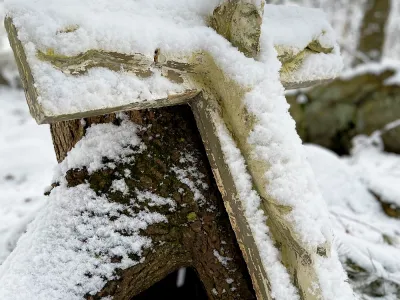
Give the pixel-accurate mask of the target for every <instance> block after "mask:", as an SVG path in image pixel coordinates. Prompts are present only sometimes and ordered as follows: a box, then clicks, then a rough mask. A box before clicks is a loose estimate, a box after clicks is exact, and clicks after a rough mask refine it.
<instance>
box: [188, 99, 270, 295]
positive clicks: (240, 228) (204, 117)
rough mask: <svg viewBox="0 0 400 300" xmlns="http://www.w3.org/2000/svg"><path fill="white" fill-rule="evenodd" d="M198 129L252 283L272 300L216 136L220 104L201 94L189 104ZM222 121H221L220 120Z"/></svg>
mask: <svg viewBox="0 0 400 300" xmlns="http://www.w3.org/2000/svg"><path fill="white" fill-rule="evenodd" d="M190 107H191V108H192V111H193V114H194V117H195V119H196V123H197V128H198V129H199V132H200V135H201V138H202V140H203V144H204V146H205V149H206V153H207V156H208V160H209V162H210V165H211V168H212V171H213V174H214V178H215V180H216V183H217V186H218V189H219V190H220V192H221V195H222V199H223V201H224V205H225V208H226V211H227V213H228V216H229V219H230V222H231V225H232V228H233V229H234V232H235V235H236V239H237V241H238V244H239V247H240V249H241V251H242V254H243V257H244V259H245V261H246V265H247V268H248V271H249V274H250V277H251V279H252V283H253V287H254V290H255V292H256V295H257V299H263V300H272V299H273V298H272V296H271V285H270V281H269V279H268V276H267V273H266V270H265V269H264V266H263V263H262V259H261V257H260V253H259V250H258V246H257V244H256V242H255V240H254V236H253V233H252V232H251V229H250V226H249V223H248V222H247V218H246V215H245V213H244V207H243V202H242V200H241V199H240V197H239V193H238V191H237V188H236V185H235V183H234V179H233V177H232V174H231V172H230V170H229V168H228V167H227V162H226V161H225V158H224V154H223V152H222V147H221V142H220V140H219V138H218V136H217V133H216V126H217V125H218V124H217V122H218V120H216V119H215V118H214V117H213V116H212V114H218V111H219V110H218V104H217V101H216V100H214V99H213V98H212V97H211V96H210V95H207V98H206V97H205V93H200V94H199V95H197V96H196V97H195V98H193V101H191V103H190ZM211 111H212V113H210V112H211ZM220 120H222V118H221V119H220Z"/></svg>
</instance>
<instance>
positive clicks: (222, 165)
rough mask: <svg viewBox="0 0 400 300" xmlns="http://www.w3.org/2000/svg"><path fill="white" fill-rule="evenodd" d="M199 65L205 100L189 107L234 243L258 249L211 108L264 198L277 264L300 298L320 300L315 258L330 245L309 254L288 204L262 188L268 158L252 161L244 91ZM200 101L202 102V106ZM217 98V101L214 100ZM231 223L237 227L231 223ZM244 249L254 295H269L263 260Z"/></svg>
mask: <svg viewBox="0 0 400 300" xmlns="http://www.w3.org/2000/svg"><path fill="white" fill-rule="evenodd" d="M203 65H204V66H207V67H205V68H206V69H207V74H208V78H207V81H204V79H203V78H204V77H201V76H198V80H199V84H200V85H201V84H203V90H204V91H205V93H206V95H208V96H207V98H208V99H207V101H208V102H207V101H204V100H203V101H201V102H200V103H195V102H194V103H193V104H192V108H193V110H194V113H195V116H196V120H197V122H198V126H199V128H200V132H201V133H202V134H203V140H204V142H205V144H206V149H207V150H208V151H207V153H208V156H209V159H210V161H211V163H212V165H213V168H212V169H213V171H214V176H215V177H216V178H217V181H218V182H219V183H220V184H219V186H220V191H221V193H222V195H223V198H224V201H225V206H226V208H227V211H228V212H229V216H230V218H231V224H233V228H234V230H235V233H236V237H237V239H238V240H239V245H240V244H242V243H243V244H242V245H246V246H245V247H242V248H247V247H249V248H253V247H255V248H256V249H257V247H256V245H255V243H254V240H251V238H250V239H249V237H248V227H246V223H245V222H246V221H245V220H246V219H247V218H246V216H245V214H244V212H243V210H242V208H241V207H243V203H245V201H246V199H240V198H238V194H237V191H236V187H235V184H233V182H234V181H233V178H232V175H231V174H230V173H229V171H226V168H227V167H226V160H224V158H221V157H223V156H222V155H221V151H220V146H219V142H218V138H217V137H216V130H215V128H216V127H217V126H218V120H216V119H215V117H213V114H212V113H210V112H211V111H212V112H213V113H214V112H218V111H220V115H221V116H222V120H223V123H224V124H226V126H227V127H228V129H229V130H230V131H231V133H232V137H233V138H234V140H235V142H236V144H237V146H238V148H239V149H240V151H241V153H242V155H243V157H244V159H245V161H246V165H247V168H248V172H249V173H250V174H251V177H252V180H253V184H254V185H255V189H256V191H257V192H258V193H259V195H260V197H261V198H262V200H263V202H262V205H261V209H263V210H264V213H265V215H266V216H267V217H268V226H269V228H270V230H271V234H272V238H273V240H274V241H275V243H276V244H277V245H280V252H281V255H282V257H281V259H282V262H283V264H284V265H285V266H286V268H287V269H288V271H289V273H290V274H291V275H292V279H293V282H294V283H295V285H296V286H297V288H298V289H299V291H300V294H301V296H302V297H303V299H319V297H321V294H320V292H321V291H320V288H319V279H318V275H317V274H316V270H315V259H314V258H315V256H316V255H320V256H326V255H328V253H330V245H329V244H323V245H319V246H318V249H315V252H310V250H309V247H308V246H307V245H305V244H304V242H302V241H301V240H300V239H299V237H298V235H297V234H296V228H295V227H296V225H295V224H294V223H292V222H290V221H288V220H287V218H285V216H286V215H287V214H288V213H289V212H290V211H291V209H292V208H291V207H289V206H282V205H281V204H279V203H278V202H277V201H276V200H275V199H274V198H273V197H272V196H271V194H270V191H269V190H268V188H267V187H268V182H267V181H266V179H265V175H264V174H265V173H266V171H267V170H268V169H269V168H270V165H269V162H267V161H263V160H260V159H256V158H255V156H254V152H253V150H254V149H253V146H252V145H250V144H249V143H248V137H249V134H250V132H251V131H252V130H253V128H254V127H255V126H257V125H258V124H257V117H256V116H255V115H253V114H251V113H249V112H248V111H247V109H246V107H245V105H244V103H243V98H244V95H245V94H246V92H247V91H248V90H247V89H245V88H243V87H240V86H239V85H237V84H236V83H235V82H234V81H229V80H227V79H226V76H225V74H224V73H223V72H222V70H220V69H219V68H218V67H217V65H216V64H215V62H214V61H213V59H212V58H211V57H210V56H207V58H204V60H203ZM210 97H211V99H213V98H214V99H218V101H216V100H214V102H212V101H209V98H210ZM205 102H207V104H204V103H205ZM217 102H218V103H219V104H216V103H217ZM213 103H214V104H213ZM204 110H205V111H204ZM200 119H201V120H200ZM206 132H207V133H206ZM211 145H212V146H211ZM222 170H225V171H222ZM227 191H229V193H228V192H227ZM240 202H242V204H241V203H240ZM239 220H241V221H239ZM243 222H244V223H243ZM240 223H242V224H240ZM235 224H240V225H239V226H238V225H236V226H235ZM238 227H240V228H241V229H239V228H238ZM244 251H245V252H244V253H245V255H244V256H245V259H246V263H247V266H248V269H249V273H250V274H251V276H252V278H253V280H254V281H255V282H256V284H255V285H257V287H256V289H259V290H258V291H257V292H256V293H257V295H259V297H260V298H259V299H264V298H262V295H263V293H267V294H268V293H269V290H268V289H269V286H270V283H269V281H268V277H267V276H262V274H267V273H268V272H267V270H266V269H264V266H263V265H262V264H261V265H260V264H259V261H257V256H254V255H250V254H246V251H249V250H248V249H245V250H244ZM254 274H257V275H254ZM257 276H258V277H257ZM260 282H262V283H260ZM267 299H268V298H267Z"/></svg>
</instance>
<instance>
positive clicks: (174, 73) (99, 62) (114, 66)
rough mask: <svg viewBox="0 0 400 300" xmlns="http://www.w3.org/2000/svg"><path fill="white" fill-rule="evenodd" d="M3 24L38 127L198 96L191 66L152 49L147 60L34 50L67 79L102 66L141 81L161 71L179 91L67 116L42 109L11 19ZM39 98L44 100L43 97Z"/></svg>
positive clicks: (137, 56) (94, 52)
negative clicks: (68, 54)
mask: <svg viewBox="0 0 400 300" xmlns="http://www.w3.org/2000/svg"><path fill="white" fill-rule="evenodd" d="M4 24H5V27H6V30H7V33H8V37H9V41H10V45H11V48H12V50H13V52H14V56H15V60H16V62H17V66H18V70H19V73H20V76H21V80H22V85H23V88H24V91H25V97H26V100H27V103H28V106H29V110H30V113H31V115H32V116H33V117H34V118H35V120H36V122H37V123H38V124H44V123H53V122H59V121H66V120H73V119H80V118H83V117H93V116H99V115H104V114H109V113H114V112H119V111H126V110H140V109H146V108H158V107H164V106H174V105H179V104H184V103H187V102H188V101H189V99H191V98H193V97H194V96H196V95H197V94H198V93H199V90H198V89H197V88H196V87H195V86H194V85H193V84H192V83H191V82H190V80H189V78H188V76H186V73H190V72H194V66H190V65H188V64H187V63H185V62H181V61H179V58H176V59H175V60H172V59H169V60H168V61H166V58H165V57H162V60H161V58H160V57H161V54H159V53H157V51H158V50H156V53H155V54H154V57H148V56H145V55H142V54H139V53H137V54H134V55H126V54H120V53H115V52H105V51H101V50H89V51H87V52H85V53H82V54H79V55H77V56H71V57H68V56H62V55H57V54H55V53H54V52H53V51H52V50H49V51H48V52H47V53H44V52H41V51H38V53H37V57H38V59H40V60H42V61H44V62H49V63H50V64H52V65H53V67H54V68H55V69H57V70H59V71H60V72H62V73H64V74H68V75H70V76H79V75H82V74H85V73H86V72H87V71H88V70H90V69H91V68H95V67H103V68H107V69H109V70H113V71H120V70H122V69H123V70H124V71H128V72H131V73H132V76H136V77H138V78H142V79H145V78H148V77H149V76H151V75H152V74H153V73H154V72H156V71H157V72H159V71H161V72H162V75H163V76H164V77H166V78H168V79H169V80H171V81H172V82H175V83H177V84H180V85H181V86H182V90H183V92H182V93H171V94H169V95H168V97H166V98H159V99H149V100H139V99H132V100H131V102H130V103H129V104H126V105H120V106H112V107H104V108H101V109H95V110H89V111H79V112H76V113H68V114H57V113H54V112H51V111H49V110H46V109H45V108H44V107H43V105H42V104H41V103H40V101H39V94H40V91H38V88H37V87H36V85H35V78H34V76H33V73H32V70H31V68H30V66H29V62H28V61H27V57H26V54H25V50H24V46H23V45H22V43H21V41H20V40H19V39H18V32H17V29H16V27H15V26H14V24H13V22H12V19H11V18H9V17H8V18H6V19H5V21H4ZM40 96H41V97H45V95H40Z"/></svg>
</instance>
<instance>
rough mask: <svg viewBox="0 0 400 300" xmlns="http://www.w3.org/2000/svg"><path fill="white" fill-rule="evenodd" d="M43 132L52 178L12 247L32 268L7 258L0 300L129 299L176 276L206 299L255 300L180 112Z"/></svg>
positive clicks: (190, 123) (194, 137)
mask: <svg viewBox="0 0 400 300" xmlns="http://www.w3.org/2000/svg"><path fill="white" fill-rule="evenodd" d="M51 129H52V134H53V138H54V145H55V148H56V149H57V150H56V152H57V156H58V159H59V160H60V161H61V160H63V162H62V163H61V164H60V169H59V172H60V177H59V178H58V181H57V183H55V184H54V188H53V190H52V191H51V193H50V199H49V202H50V204H49V206H47V207H46V208H45V210H44V211H43V212H42V213H41V214H40V215H39V217H38V218H37V219H36V221H35V222H34V223H33V225H32V226H31V227H30V228H29V233H28V235H27V236H25V238H22V240H21V242H20V249H21V248H24V245H27V243H34V245H35V247H34V249H28V248H24V250H25V251H26V252H25V253H24V256H25V257H26V259H28V260H29V259H30V258H31V257H35V260H37V263H38V264H36V263H35V264H33V263H28V262H26V261H25V259H22V258H19V260H18V261H13V260H12V259H11V261H10V262H9V263H8V265H7V266H5V268H6V270H8V271H10V270H14V271H15V270H20V271H19V272H16V273H14V274H20V275H21V274H24V275H23V280H18V282H19V283H16V281H15V280H14V278H13V276H12V274H13V272H9V273H7V272H3V273H2V274H0V278H1V280H2V285H3V288H4V287H8V288H9V289H8V290H7V293H10V294H7V293H6V294H2V292H3V293H4V291H5V290H4V289H1V291H0V298H1V299H10V298H9V296H10V295H13V293H15V294H18V295H20V296H21V297H22V296H24V297H26V298H29V295H32V293H33V294H34V295H35V297H38V298H40V299H71V300H72V299H81V298H82V297H84V296H85V297H86V298H87V299H100V298H102V297H106V296H112V297H113V299H121V300H122V299H130V298H131V297H133V296H135V295H137V294H138V293H140V292H142V291H143V290H145V289H147V288H149V287H150V286H151V285H153V284H154V283H156V282H157V281H159V280H161V279H163V278H164V277H165V276H166V275H168V274H169V273H171V272H173V271H176V270H178V269H179V268H180V267H193V268H195V270H196V271H197V273H198V275H199V277H200V280H201V281H202V283H203V285H204V287H205V290H206V292H207V295H208V297H209V299H255V296H254V292H253V290H252V287H251V283H250V279H249V277H248V275H247V271H246V265H245V263H244V261H243V258H242V256H241V253H240V250H239V248H238V246H237V243H236V241H235V236H234V233H233V231H232V229H231V227H230V224H229V219H228V217H227V215H226V213H225V212H224V209H223V204H222V201H221V196H220V194H219V192H218V189H217V187H216V186H215V184H214V182H213V179H212V175H211V173H210V170H209V166H208V162H207V158H206V156H205V153H204V150H203V148H202V144H201V140H200V137H199V134H198V132H197V130H196V127H195V124H194V120H193V116H192V114H191V112H190V109H189V108H188V107H186V106H180V107H175V108H164V109H159V110H148V111H146V110H143V111H140V112H139V111H136V112H131V113H127V114H126V115H125V114H124V115H120V118H118V117H116V116H115V115H106V116H103V117H97V118H89V119H85V120H81V121H79V120H77V121H67V122H61V123H56V124H53V125H52V128H51ZM73 147H75V148H73ZM70 149H72V150H70ZM96 149H97V151H96ZM68 151H70V152H69V153H68V154H67V152H68ZM64 157H65V159H64ZM39 237H40V238H39ZM78 245H79V246H78ZM44 253H48V254H44ZM15 255H17V256H18V252H17V253H16V254H15ZM67 257H69V259H68V258H67ZM68 260H69V262H68ZM6 264H7V263H6ZM33 268H35V272H33ZM21 272H22V273H21ZM20 275H18V276H20ZM48 276H52V280H50V281H49V280H48ZM10 287H12V288H10ZM24 291H27V293H29V294H27V295H25V294H24Z"/></svg>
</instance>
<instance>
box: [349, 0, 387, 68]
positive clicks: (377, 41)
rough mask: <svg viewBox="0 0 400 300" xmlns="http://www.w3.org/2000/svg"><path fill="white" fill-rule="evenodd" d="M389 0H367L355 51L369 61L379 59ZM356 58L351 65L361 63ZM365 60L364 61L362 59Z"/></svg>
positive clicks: (383, 39) (383, 41) (382, 45)
mask: <svg viewBox="0 0 400 300" xmlns="http://www.w3.org/2000/svg"><path fill="white" fill-rule="evenodd" d="M390 1H391V0H368V1H367V4H366V10H365V13H364V18H363V20H362V24H361V30H360V38H359V41H358V47H357V52H358V53H360V54H361V55H362V56H363V57H365V59H367V60H369V61H380V60H381V58H382V52H383V48H384V43H385V37H386V35H385V27H386V23H387V20H388V17H389V13H390ZM362 62H363V61H362V60H361V59H356V60H355V61H354V63H353V65H358V64H360V63H362ZM364 62H365V61H364Z"/></svg>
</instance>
